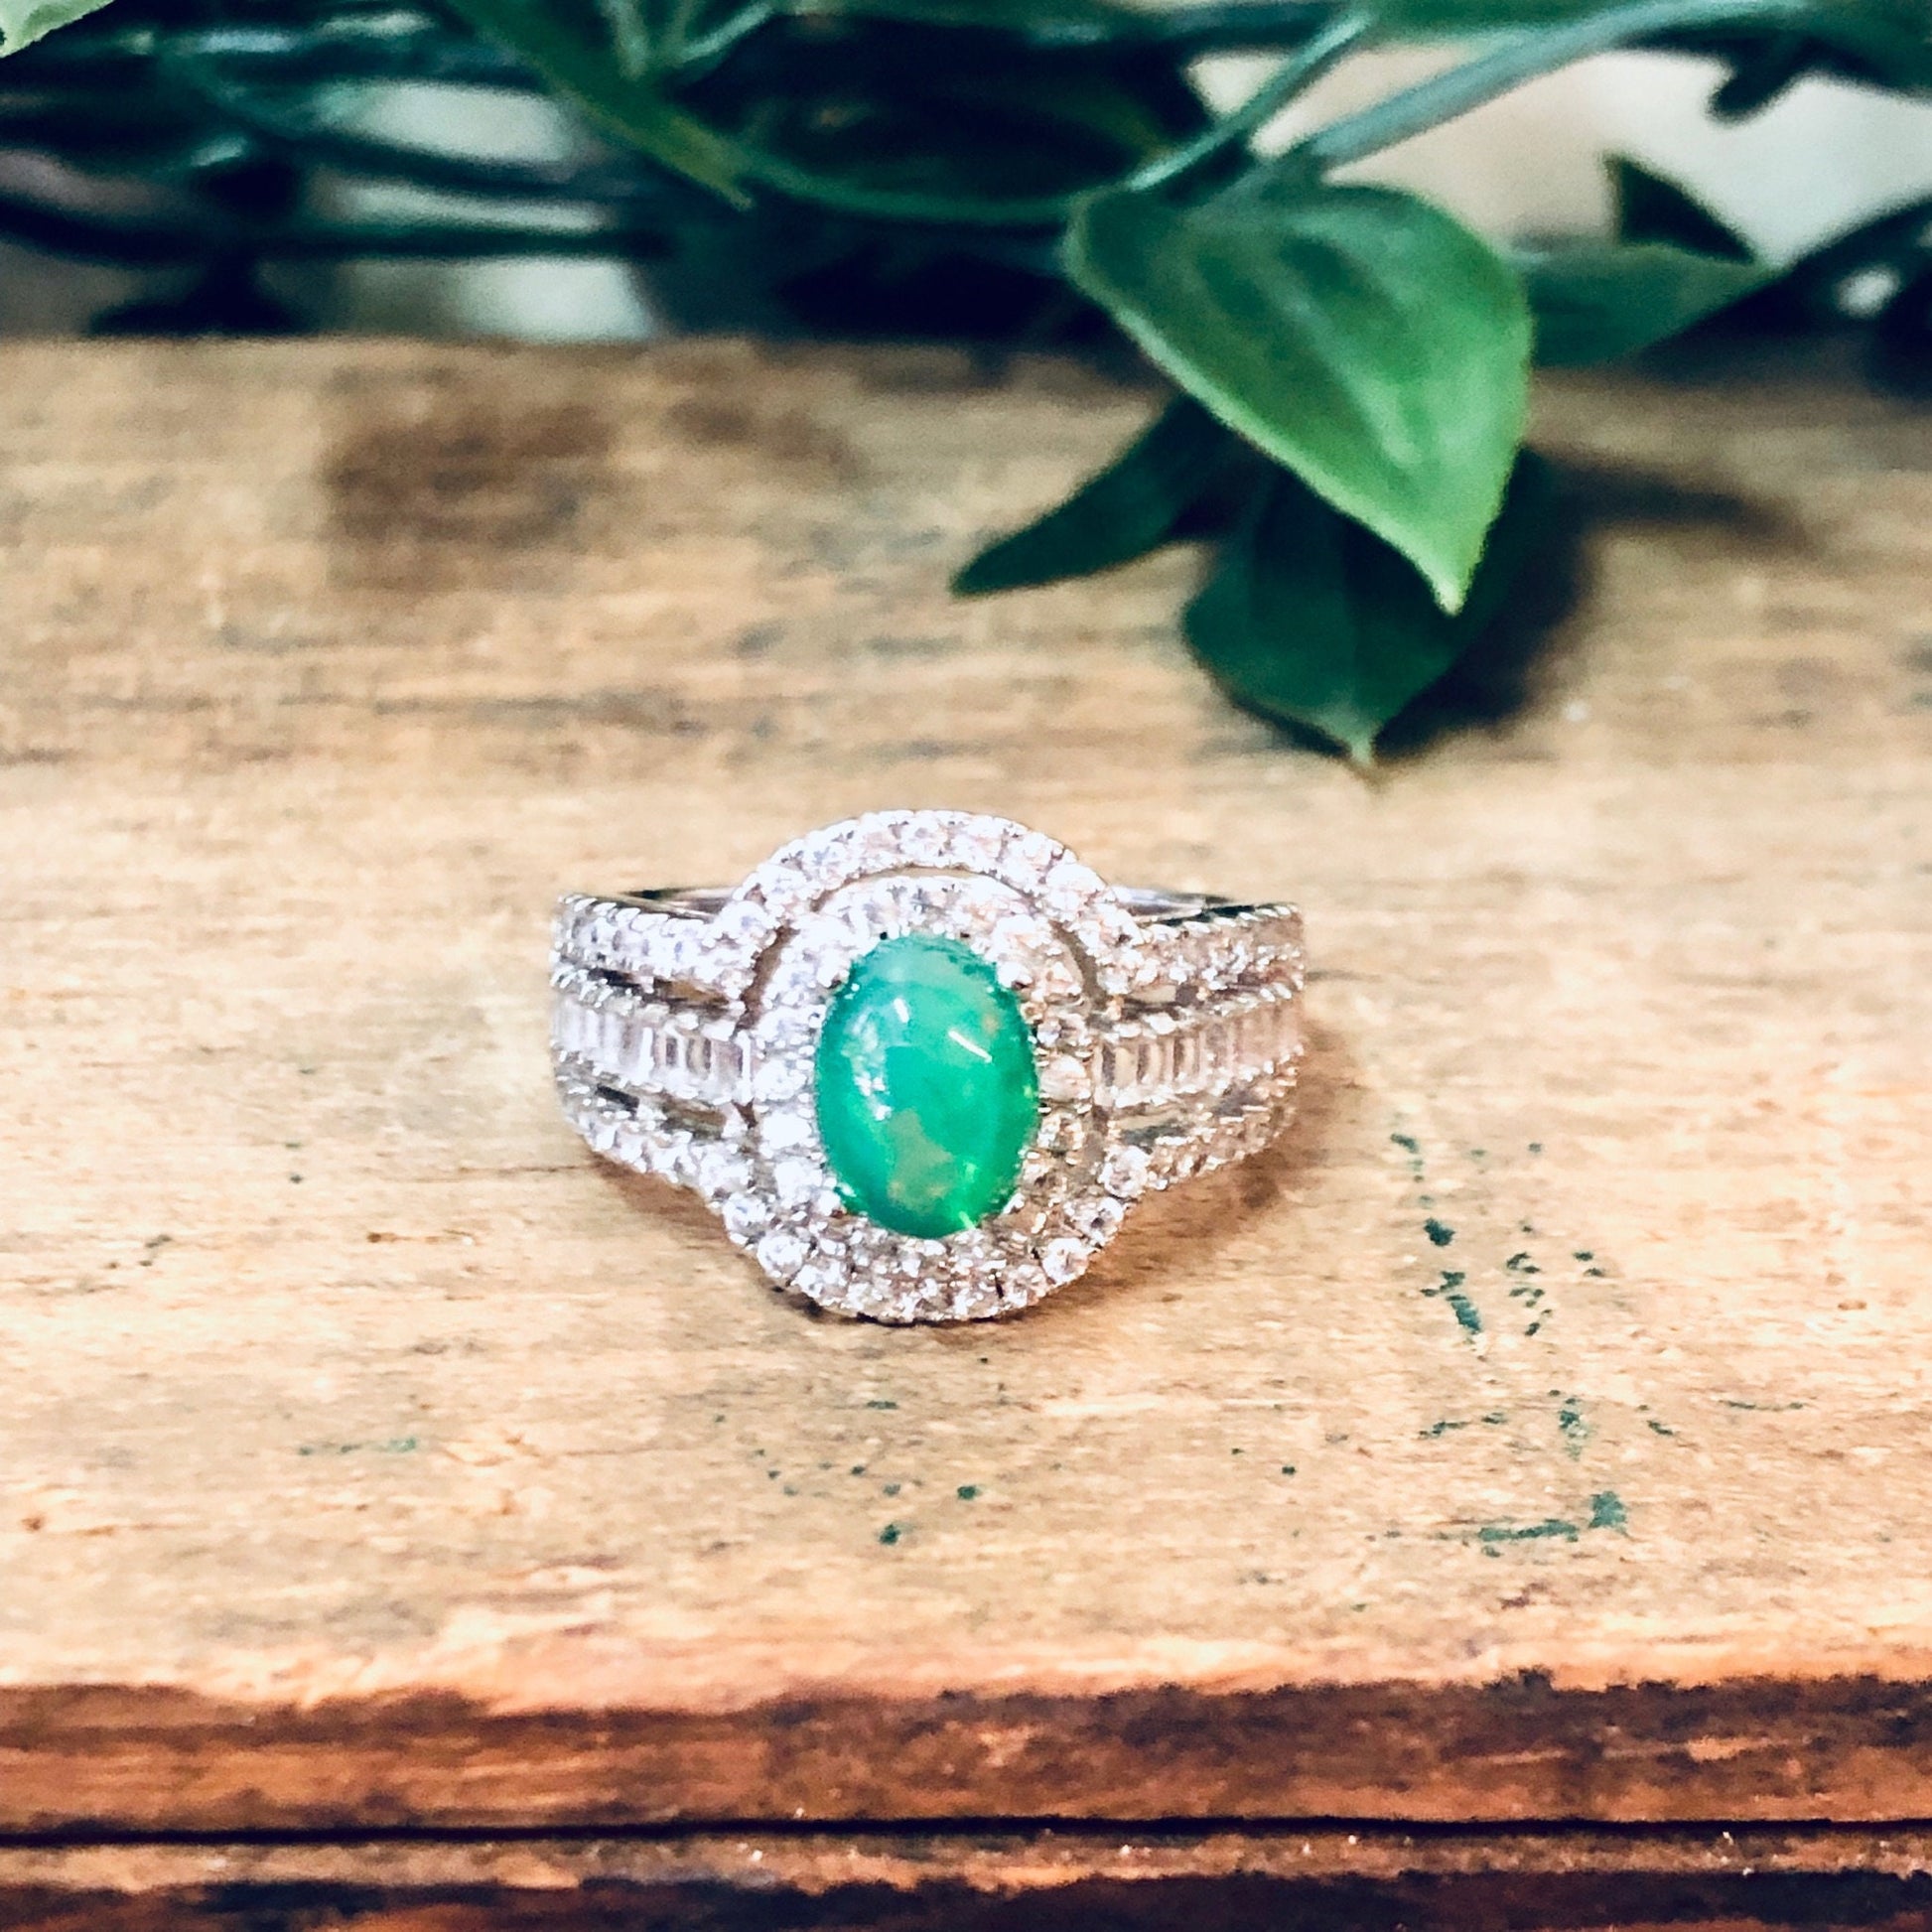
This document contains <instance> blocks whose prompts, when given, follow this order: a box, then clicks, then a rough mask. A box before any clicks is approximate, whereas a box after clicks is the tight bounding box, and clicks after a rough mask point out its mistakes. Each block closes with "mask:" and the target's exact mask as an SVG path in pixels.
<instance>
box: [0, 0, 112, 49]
mask: <svg viewBox="0 0 1932 1932" xmlns="http://www.w3.org/2000/svg"><path fill="white" fill-rule="evenodd" d="M106 4H107V0H0V54H18V53H19V52H20V50H21V49H22V48H23V47H32V46H33V44H34V43H35V42H36V41H37V40H39V39H40V38H41V37H42V35H44V34H51V33H53V31H54V30H55V28H57V27H65V26H67V25H68V23H69V21H74V20H78V19H80V18H81V16H82V15H84V14H90V13H95V12H98V11H99V9H100V8H102V7H104V6H105V5H106Z"/></svg>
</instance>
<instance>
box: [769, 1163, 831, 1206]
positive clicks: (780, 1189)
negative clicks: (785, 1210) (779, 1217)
mask: <svg viewBox="0 0 1932 1932" xmlns="http://www.w3.org/2000/svg"><path fill="white" fill-rule="evenodd" d="M824 1177H825V1176H824V1174H823V1173H822V1171H821V1170H820V1168H819V1165H818V1163H817V1162H816V1161H808V1160H806V1159H804V1158H803V1156H801V1155H787V1156H786V1157H785V1158H784V1159H783V1160H782V1161H774V1162H773V1163H772V1164H771V1186H772V1189H773V1191H774V1192H775V1193H776V1194H777V1196H778V1198H779V1199H780V1200H781V1201H783V1202H784V1204H785V1205H786V1206H787V1207H800V1206H803V1205H804V1203H805V1202H807V1201H809V1200H810V1199H811V1198H812V1196H813V1195H814V1194H816V1193H817V1192H818V1190H819V1184H820V1182H821V1181H822V1180H823V1179H824Z"/></svg>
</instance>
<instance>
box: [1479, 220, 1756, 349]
mask: <svg viewBox="0 0 1932 1932" xmlns="http://www.w3.org/2000/svg"><path fill="white" fill-rule="evenodd" d="M1516 265H1517V267H1518V268H1519V269H1520V270H1521V271H1522V276H1523V285H1524V287H1525V288H1527V289H1528V290H1529V294H1530V307H1531V309H1533V310H1534V311H1535V313H1536V359H1537V360H1538V361H1539V362H1544V363H1548V364H1551V365H1553V366H1555V367H1559V368H1574V367H1578V366H1581V365H1584V364H1587V363H1591V362H1613V361H1615V360H1616V359H1617V357H1618V356H1621V355H1634V354H1635V353H1636V352H1637V351H1638V350H1639V349H1645V348H1650V347H1652V346H1654V345H1656V344H1658V343H1662V342H1667V341H1669V339H1670V338H1671V337H1673V336H1676V335H1681V334H1682V333H1683V332H1684V331H1685V330H1686V329H1689V328H1690V327H1691V325H1692V324H1693V323H1698V322H1702V321H1703V320H1704V319H1705V317H1707V316H1711V315H1715V314H1717V312H1718V311H1719V310H1720V309H1725V308H1728V307H1729V306H1730V304H1731V303H1733V302H1736V301H1739V300H1741V299H1742V298H1743V297H1744V296H1747V295H1749V294H1750V293H1751V292H1752V290H1754V289H1759V288H1762V287H1763V286H1764V285H1765V283H1767V282H1769V281H1772V280H1774V279H1775V278H1776V275H1777V271H1776V270H1775V269H1774V268H1772V267H1770V266H1769V265H1768V264H1766V263H1759V262H1740V261H1726V260H1721V259H1720V258H1719V257H1718V256H1716V255H1699V254H1693V253H1692V252H1691V251H1690V250H1689V249H1687V248H1674V247H1672V246H1670V245H1669V244H1668V243H1665V242H1661V241H1645V242H1639V243H1637V244H1636V245H1635V246H1634V247H1622V246H1619V245H1618V244H1617V243H1615V242H1606V241H1585V242H1578V243H1576V244H1574V245H1572V246H1568V247H1563V248H1550V249H1522V250H1519V251H1518V252H1517V255H1516Z"/></svg>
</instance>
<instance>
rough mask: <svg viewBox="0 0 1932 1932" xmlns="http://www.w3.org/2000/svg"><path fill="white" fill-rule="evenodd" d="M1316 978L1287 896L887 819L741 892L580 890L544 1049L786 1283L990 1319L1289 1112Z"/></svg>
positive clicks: (835, 831)
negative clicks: (1117, 873) (1189, 882)
mask: <svg viewBox="0 0 1932 1932" xmlns="http://www.w3.org/2000/svg"><path fill="white" fill-rule="evenodd" d="M1303 977H1304V959H1303V952H1302V924H1301V916H1300V914H1299V913H1298V912H1297V911H1296V910H1295V908H1294V907H1293V906H1291V905H1282V904H1237V903H1233V902H1231V901H1227V900H1221V899H1215V898H1211V897H1205V896H1203V895H1199V894H1187V893H1165V892H1154V891H1143V890H1134V889H1123V888H1119V887H1112V886H1109V885H1107V884H1106V883H1105V882H1104V881H1103V880H1102V879H1101V878H1100V877H1099V875H1098V874H1096V873H1094V872H1091V871H1089V870H1088V868H1087V867H1085V866H1083V865H1081V864H1080V863H1079V862H1078V861H1077V860H1076V859H1074V858H1073V857H1072V855H1071V854H1069V853H1068V852H1067V851H1066V849H1065V848H1064V847H1062V846H1060V845H1058V844H1056V843H1054V841H1053V840H1051V839H1049V838H1046V837H1045V836H1044V835H1042V834H1040V833H1038V832H1031V831H1028V830H1027V829H1026V828H1025V827H1024V826H1021V825H1017V824H1014V823H1013V822H1012V821H1011V820H1008V819H1002V818H990V817H983V816H978V815H974V814H970V813H964V812H948V811H918V812H913V811H901V812H875V813H871V814H868V815H867V816H865V817H863V818H855V819H849V820H846V821H844V822H843V823H841V824H837V825H832V826H828V827H827V828H826V829H825V830H823V831H819V832H813V833H810V834H808V835H807V836H806V837H804V838H802V839H798V840H795V841H793V842H792V843H791V844H789V845H787V846H785V847H783V848H782V849H781V850H780V851H778V852H777V853H776V854H775V855H773V857H772V858H770V859H769V860H767V861H766V862H765V863H764V864H763V865H761V866H759V867H758V868H757V869H756V870H755V871H754V872H752V873H751V874H750V875H749V876H748V877H747V878H746V880H745V881H744V883H743V884H742V885H740V886H738V887H736V888H733V889H731V890H729V891H691V890H676V891H673V890H665V891H647V892H635V893H622V894H616V895H612V896H609V897H593V896H588V895H578V894H572V895H570V896H568V897H565V898H564V899H562V900H561V902H560V903H559V905H558V909H557V919H556V928H555V936H554V944H553V949H552V954H551V985H552V989H553V995H554V1006H553V1023H552V1048H553V1055H554V1062H555V1068H556V1078H557V1088H558V1092H559V1094H560V1096H561V1098H562V1101H563V1107H564V1112H565V1114H566V1116H567V1117H568V1118H569V1120H570V1122H571V1124H572V1125H573V1126H574V1127H575V1128H576V1129H577V1131H578V1132H579V1133H580V1134H581V1135H582V1136H583V1137H584V1139H585V1140H586V1141H587V1142H588V1143H589V1144H590V1146H591V1147H592V1148H593V1149H594V1150H595V1151H596V1152H597V1153H599V1154H601V1155H603V1156H605V1157H606V1158H607V1159H610V1160H612V1161H615V1162H618V1163H620V1164H621V1166H624V1167H627V1168H633V1169H635V1170H637V1171H638V1172H639V1173H651V1174H657V1175H659V1176H661V1177H663V1178H664V1179H667V1180H670V1181H673V1182H675V1183H677V1184H678V1185H680V1186H684V1187H688V1188H691V1189H693V1190H694V1191H695V1192H697V1193H699V1194H700V1195H702V1196H703V1197H704V1199H705V1200H706V1201H707V1202H709V1203H710V1205H711V1206H712V1207H713V1208H714V1210H715V1211H716V1212H717V1213H718V1215H719V1217H720V1218H721V1219H722V1221H723V1222H724V1225H725V1229H726V1232H727V1233H728V1235H729V1236H730V1237H731V1239H732V1240H733V1241H735V1242H736V1243H737V1244H738V1245H740V1246H741V1247H744V1248H746V1249H748V1250H750V1251H751V1253H752V1254H754V1255H755V1256H756V1257H757V1259H758V1261H759V1266H760V1267H762V1268H763V1270H764V1272H765V1273H766V1274H767V1275H768V1276H769V1277H770V1278H771V1280H772V1281H773V1282H774V1283H776V1284H778V1285H779V1286H780V1287H782V1288H786V1289H789V1290H792V1291H794V1292H796V1293H798V1294H800V1295H803V1296H805V1297H807V1298H809V1299H810V1300H811V1301H813V1302H816V1303H818V1304H819V1305H820V1306H822V1307H824V1308H828V1309H833V1310H837V1311H841V1312H844V1313H847V1314H855V1315H866V1316H871V1317H873V1318H875V1319H878V1320H883V1321H961V1320H975V1319H982V1318H985V1317H987V1316H991V1315H998V1314H1003V1313H1006V1312H1008V1311H1013V1310H1016V1309H1022V1308H1026V1307H1028V1306H1029V1305H1031V1304H1032V1303H1034V1302H1036V1301H1038V1300H1039V1299H1040V1298H1041V1297H1042V1296H1044V1295H1047V1294H1049V1293H1050V1292H1051V1291H1052V1290H1053V1289H1055V1288H1058V1287H1060V1286H1062V1285H1064V1284H1065V1283H1067V1282H1070V1281H1072V1280H1073V1279H1074V1278H1075V1277H1076V1276H1078V1275H1079V1274H1080V1273H1082V1271H1083V1270H1084V1269H1085V1268H1086V1266H1087V1264H1088V1262H1089V1261H1090V1260H1091V1259H1092V1257H1093V1256H1094V1255H1095V1254H1096V1253H1097V1252H1098V1251H1099V1250H1100V1249H1101V1248H1102V1247H1104V1246H1105V1245H1106V1244H1107V1242H1108V1241H1110V1240H1111V1239H1112V1238H1113V1236H1114V1235H1115V1233H1116V1232H1118V1230H1119V1228H1120V1225H1121V1222H1122V1219H1123V1217H1124V1215H1125V1214H1126V1212H1127V1209H1128V1208H1129V1206H1130V1205H1131V1204H1132V1203H1133V1202H1134V1201H1135V1200H1136V1199H1137V1198H1138V1197H1139V1196H1140V1195H1141V1194H1142V1193H1144V1192H1146V1191H1148V1190H1149V1189H1150V1188H1157V1187H1165V1186H1168V1185H1170V1184H1172V1183H1173V1182H1174V1181H1176V1180H1181V1179H1184V1178H1186V1177H1187V1176H1189V1175H1191V1174H1195V1173H1201V1172H1204V1171H1205V1170H1207V1169H1209V1168H1216V1167H1220V1166H1222V1165H1224V1164H1225V1163H1227V1162H1229V1161H1234V1160H1238V1159H1240V1158H1241V1157H1242V1156H1244V1155H1248V1154H1252V1153H1254V1152H1256V1151H1257V1150H1258V1149H1260V1148H1261V1147H1263V1146H1265V1145H1266V1144H1267V1143H1268V1142H1269V1141H1270V1140H1272V1139H1273V1138H1274V1137H1275V1136H1276V1135H1277V1134H1278V1133H1279V1132H1280V1131H1281V1129H1282V1128H1283V1127H1285V1126H1286V1125H1287V1122H1288V1119H1289V1117H1290V1114H1291V1111H1292V1106H1293V1100H1294V1091H1295V1079H1296V1069H1297V1064H1298V1062H1299V1060H1300V1057H1301V1051H1302V985H1303Z"/></svg>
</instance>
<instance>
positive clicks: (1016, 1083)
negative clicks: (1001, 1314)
mask: <svg viewBox="0 0 1932 1932" xmlns="http://www.w3.org/2000/svg"><path fill="white" fill-rule="evenodd" d="M815 1098H816V1104H817V1107H818V1136H819V1139H820V1141H821V1142H823V1144H824V1147H825V1159H826V1161H827V1162H828V1163H829V1164H830V1166H831V1169H832V1173H833V1174H834V1175H835V1176H836V1178H837V1180H838V1183H839V1189H840V1191H841V1192H842V1193H843V1194H844V1195H845V1198H846V1200H847V1202H848V1203H849V1204H850V1205H851V1206H852V1207H854V1208H856V1209H857V1210H858V1211H859V1212H860V1213H861V1214H864V1215H865V1216H866V1217H867V1218H868V1219H870V1220H874V1221H877V1222H878V1223H879V1224H880V1226H881V1227H888V1228H891V1229H893V1231H894V1232H895V1233H897V1234H913V1235H920V1236H924V1237H926V1238H928V1239H933V1238H937V1237H939V1236H942V1235H947V1234H957V1233H958V1232H959V1231H960V1230H961V1229H962V1228H969V1227H973V1226H975V1225H976V1224H977V1223H979V1222H981V1221H983V1220H985V1219H986V1217H987V1216H988V1215H989V1214H994V1213H997V1212H998V1211H999V1210H1000V1209H1001V1208H1002V1207H1004V1206H1005V1205H1006V1204H1007V1202H1008V1201H1009V1200H1010V1199H1012V1197H1013V1189H1014V1185H1015V1183H1016V1182H1017V1181H1018V1180H1019V1178H1020V1164H1021V1162H1022V1161H1023V1160H1024V1159H1025V1158H1026V1153H1027V1149H1028V1148H1029V1146H1031V1145H1032V1143H1033V1138H1034V1135H1035V1132H1036V1131H1037V1129H1038V1126H1039V1076H1038V1073H1037V1071H1036V1070H1035V1066H1034V1041H1033V1035H1032V1033H1031V1032H1030V1031H1029V1030H1028V1027H1027V1017H1026V1015H1025V1014H1023V1013H1022V1012H1021V1011H1020V1002H1019V1001H1018V1000H1016V999H1015V998H1014V997H1013V995H1012V994H1011V993H1010V992H1008V990H1007V989H1006V988H1005V987H1004V986H1002V985H1001V984H1000V982H999V979H998V977H997V975H996V974H995V973H994V971H993V968H992V967H991V966H989V965H988V964H987V963H986V961H985V960H983V959H982V958H981V957H980V956H979V954H978V953H976V952H974V951H973V949H972V948H971V947H970V946H965V945H962V944H961V943H960V942H959V941H958V940H957V939H944V938H938V937H935V936H932V935H930V934H926V933H919V932H912V933H907V934H905V935H904V936H903V937H902V938H898V939H884V940H881V941H880V943H879V944H878V945H876V946H875V947H873V949H872V951H871V952H869V953H867V954H866V955H865V956H864V957H863V958H861V959H860V960H859V961H858V962H857V964H856V965H854V967H853V968H852V971H851V972H850V973H849V974H848V975H847V977H846V980H845V984H844V985H843V986H841V987H840V988H839V990H838V992H837V993H836V994H834V995H833V998H832V1004H831V1007H830V1009H829V1010H828V1012H827V1013H826V1016H825V1027H824V1031H823V1032H822V1033H821V1034H820V1035H819V1037H818V1064H817V1077H816V1087H815Z"/></svg>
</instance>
